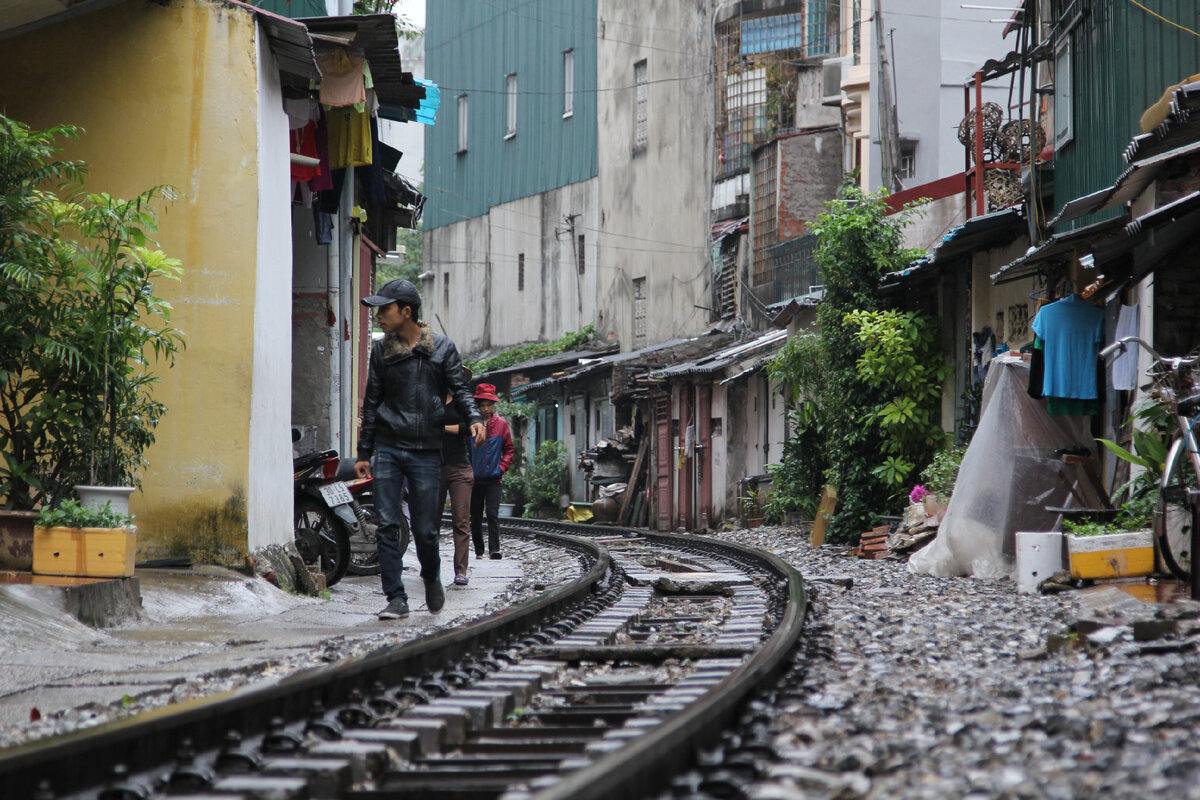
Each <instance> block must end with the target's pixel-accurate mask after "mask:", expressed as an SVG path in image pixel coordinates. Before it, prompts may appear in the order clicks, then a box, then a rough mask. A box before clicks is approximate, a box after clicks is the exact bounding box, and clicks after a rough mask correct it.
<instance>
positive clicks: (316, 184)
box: [308, 113, 333, 192]
mask: <svg viewBox="0 0 1200 800" xmlns="http://www.w3.org/2000/svg"><path fill="white" fill-rule="evenodd" d="M315 138H316V142H317V158H319V159H320V160H321V174H320V175H318V176H317V177H315V178H313V179H312V180H311V181H309V182H308V188H310V189H312V190H313V191H314V192H327V191H329V190H330V189H332V188H333V168H332V167H330V166H329V131H328V129H327V128H326V124H325V114H324V113H320V114H318V116H317V126H316V137H315Z"/></svg>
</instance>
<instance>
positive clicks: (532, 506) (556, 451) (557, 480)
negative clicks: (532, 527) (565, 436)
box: [522, 441, 567, 519]
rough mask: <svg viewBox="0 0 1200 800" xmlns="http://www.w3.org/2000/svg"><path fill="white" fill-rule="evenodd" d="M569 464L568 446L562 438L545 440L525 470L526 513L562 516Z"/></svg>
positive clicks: (526, 514)
mask: <svg viewBox="0 0 1200 800" xmlns="http://www.w3.org/2000/svg"><path fill="white" fill-rule="evenodd" d="M566 468H567V449H566V447H565V446H564V445H563V443H562V442H558V441H545V442H542V443H541V445H539V446H538V449H537V452H535V453H534V454H533V457H532V458H531V459H530V460H529V463H528V464H526V465H525V468H524V470H523V481H522V483H523V484H524V488H525V492H526V497H525V502H526V508H525V516H527V517H531V516H532V517H540V518H554V519H557V518H559V516H560V515H561V511H562V507H561V506H560V504H559V503H560V500H561V498H562V493H563V485H564V483H565V480H566Z"/></svg>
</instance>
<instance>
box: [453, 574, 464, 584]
mask: <svg viewBox="0 0 1200 800" xmlns="http://www.w3.org/2000/svg"><path fill="white" fill-rule="evenodd" d="M454 585H455V586H466V585H467V576H466V575H455V576H454Z"/></svg>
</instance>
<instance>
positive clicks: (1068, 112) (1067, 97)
mask: <svg viewBox="0 0 1200 800" xmlns="http://www.w3.org/2000/svg"><path fill="white" fill-rule="evenodd" d="M1072 95H1073V92H1072V91H1071V37H1070V36H1069V35H1068V36H1065V37H1063V40H1062V41H1061V42H1059V43H1058V45H1057V46H1056V47H1055V48H1054V149H1055V151H1057V150H1058V148H1060V147H1062V146H1063V145H1065V144H1066V143H1067V142H1069V141H1071V140H1072V139H1074V138H1075V128H1074V125H1073V121H1072V117H1073V114H1074V109H1073V108H1072V102H1073V97H1072Z"/></svg>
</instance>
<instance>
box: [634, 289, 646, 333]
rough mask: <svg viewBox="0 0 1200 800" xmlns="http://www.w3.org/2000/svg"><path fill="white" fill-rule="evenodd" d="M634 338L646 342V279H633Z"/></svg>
mask: <svg viewBox="0 0 1200 800" xmlns="http://www.w3.org/2000/svg"><path fill="white" fill-rule="evenodd" d="M633 340H634V342H636V343H638V344H645V343H646V279H645V278H634V279H633Z"/></svg>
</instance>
